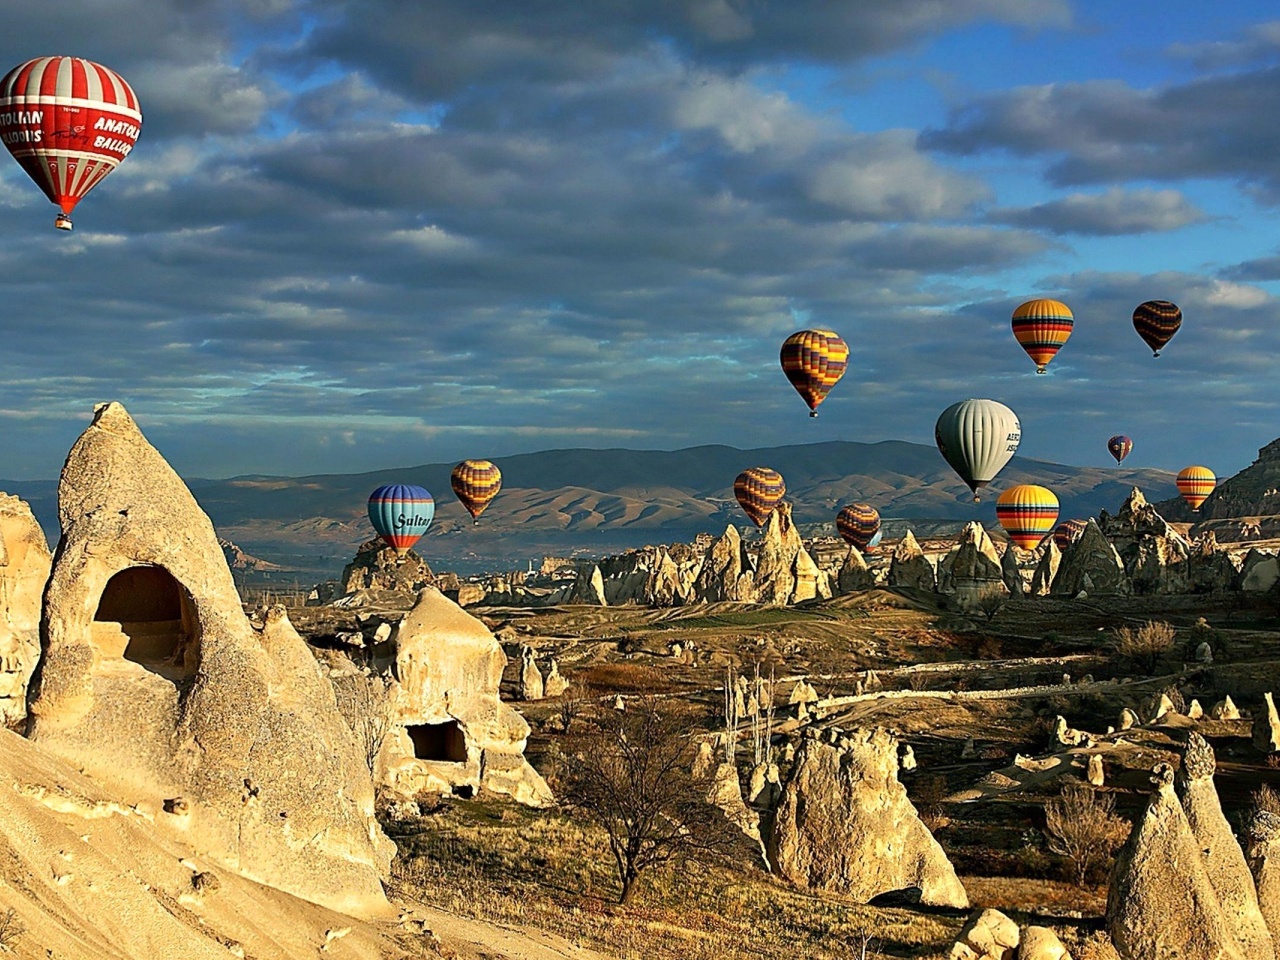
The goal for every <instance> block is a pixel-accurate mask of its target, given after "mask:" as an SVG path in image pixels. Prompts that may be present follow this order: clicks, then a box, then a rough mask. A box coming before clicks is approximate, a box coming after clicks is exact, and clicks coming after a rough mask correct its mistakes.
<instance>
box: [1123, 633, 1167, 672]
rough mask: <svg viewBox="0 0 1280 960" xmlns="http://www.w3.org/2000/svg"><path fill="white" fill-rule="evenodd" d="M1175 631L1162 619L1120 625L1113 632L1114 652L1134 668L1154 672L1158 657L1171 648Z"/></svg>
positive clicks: (1139, 670)
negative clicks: (1134, 625)
mask: <svg viewBox="0 0 1280 960" xmlns="http://www.w3.org/2000/svg"><path fill="white" fill-rule="evenodd" d="M1175 637H1176V632H1175V631H1174V629H1173V625H1172V624H1170V623H1166V622H1164V621H1163V620H1148V621H1147V622H1146V623H1144V624H1142V625H1141V626H1139V627H1136V628H1135V627H1121V628H1120V629H1118V630H1117V631H1116V632H1115V638H1116V652H1117V653H1119V654H1120V656H1122V657H1124V658H1125V659H1126V660H1128V661H1129V662H1130V663H1132V664H1133V666H1134V668H1135V669H1136V670H1137V671H1138V672H1140V673H1145V674H1148V675H1150V674H1154V673H1155V672H1156V666H1157V665H1158V664H1159V662H1160V658H1161V657H1163V656H1164V655H1165V654H1167V653H1168V652H1169V651H1170V650H1172V649H1173V642H1174V638H1175Z"/></svg>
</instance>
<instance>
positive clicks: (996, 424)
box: [934, 400, 1022, 503]
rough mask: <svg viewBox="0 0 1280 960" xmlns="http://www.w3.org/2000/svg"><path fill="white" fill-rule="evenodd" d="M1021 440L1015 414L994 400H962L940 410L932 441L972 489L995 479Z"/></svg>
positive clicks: (1019, 426)
mask: <svg viewBox="0 0 1280 960" xmlns="http://www.w3.org/2000/svg"><path fill="white" fill-rule="evenodd" d="M1021 439H1022V425H1021V424H1020V423H1018V415H1017V414H1016V413H1014V412H1013V411H1012V410H1010V409H1009V408H1008V407H1006V406H1005V405H1004V404H1003V403H997V402H996V401H995V400H961V401H960V402H959V403H953V404H952V405H951V406H949V407H947V409H945V410H943V411H942V416H940V417H938V424H937V426H936V427H935V428H934V441H935V442H936V443H937V444H938V450H939V451H941V453H942V456H943V457H944V458H946V461H947V463H949V464H951V468H952V469H953V470H955V472H956V473H958V474H960V479H961V480H963V481H964V482H965V483H967V484H968V485H969V489H970V490H972V491H973V500H974V503H977V502H978V500H979V497H978V490H979V489H981V488H982V487H985V486H986V485H987V484H988V483H990V482H991V481H992V480H994V479H995V476H996V474H997V473H999V472H1000V471H1001V470H1002V469H1004V465H1005V464H1006V463H1008V462H1009V460H1010V459H1012V457H1013V455H1014V453H1016V452H1017V450H1018V441H1020V440H1021Z"/></svg>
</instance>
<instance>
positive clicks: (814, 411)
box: [809, 410, 818, 420]
mask: <svg viewBox="0 0 1280 960" xmlns="http://www.w3.org/2000/svg"><path fill="white" fill-rule="evenodd" d="M809 416H810V417H812V418H813V419H815V420H816V419H818V411H817V410H810V411H809Z"/></svg>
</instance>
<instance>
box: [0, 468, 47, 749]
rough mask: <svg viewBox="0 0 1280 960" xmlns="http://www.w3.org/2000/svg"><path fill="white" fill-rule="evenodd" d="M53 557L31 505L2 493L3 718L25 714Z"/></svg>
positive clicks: (13, 720) (10, 722)
mask: <svg viewBox="0 0 1280 960" xmlns="http://www.w3.org/2000/svg"><path fill="white" fill-rule="evenodd" d="M52 563H53V559H52V557H51V556H50V554H49V544H48V541H46V540H45V538H44V531H43V530H41V529H40V524H38V523H36V518H35V516H34V515H33V514H32V513H31V508H30V507H29V506H27V504H26V503H25V502H24V501H22V500H19V499H18V498H17V497H12V496H9V495H8V494H3V493H0V723H3V724H4V725H5V726H9V727H14V726H16V725H17V724H18V723H19V722H21V720H22V719H23V718H24V717H26V715H27V684H28V683H30V681H31V672H32V671H33V670H35V668H36V661H37V660H38V659H39V658H40V599H41V596H42V595H43V593H44V585H45V583H46V582H47V581H48V579H49V571H50V569H51V567H52Z"/></svg>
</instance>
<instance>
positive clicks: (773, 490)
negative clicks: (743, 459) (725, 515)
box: [733, 467, 787, 527]
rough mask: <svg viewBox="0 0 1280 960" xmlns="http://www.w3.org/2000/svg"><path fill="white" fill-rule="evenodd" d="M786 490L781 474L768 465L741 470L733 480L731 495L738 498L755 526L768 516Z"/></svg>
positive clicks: (744, 511)
mask: <svg viewBox="0 0 1280 960" xmlns="http://www.w3.org/2000/svg"><path fill="white" fill-rule="evenodd" d="M786 492H787V485H786V483H784V482H783V479H782V474H780V473H779V472H778V471H777V470H771V469H770V468H768V467H752V468H751V469H749V470H743V471H742V472H741V473H740V474H738V478H737V479H736V480H734V481H733V495H734V496H735V497H737V498H738V504H739V506H741V507H742V512H743V513H745V514H746V515H747V516H748V517H750V518H751V522H752V523H754V524H755V525H756V526H757V527H758V526H760V525H761V524H762V523H764V522H765V520H767V519H768V518H769V514H771V513H773V508H774V507H776V506H777V505H778V501H779V500H781V499H782V497H783V495H784V494H785V493H786Z"/></svg>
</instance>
